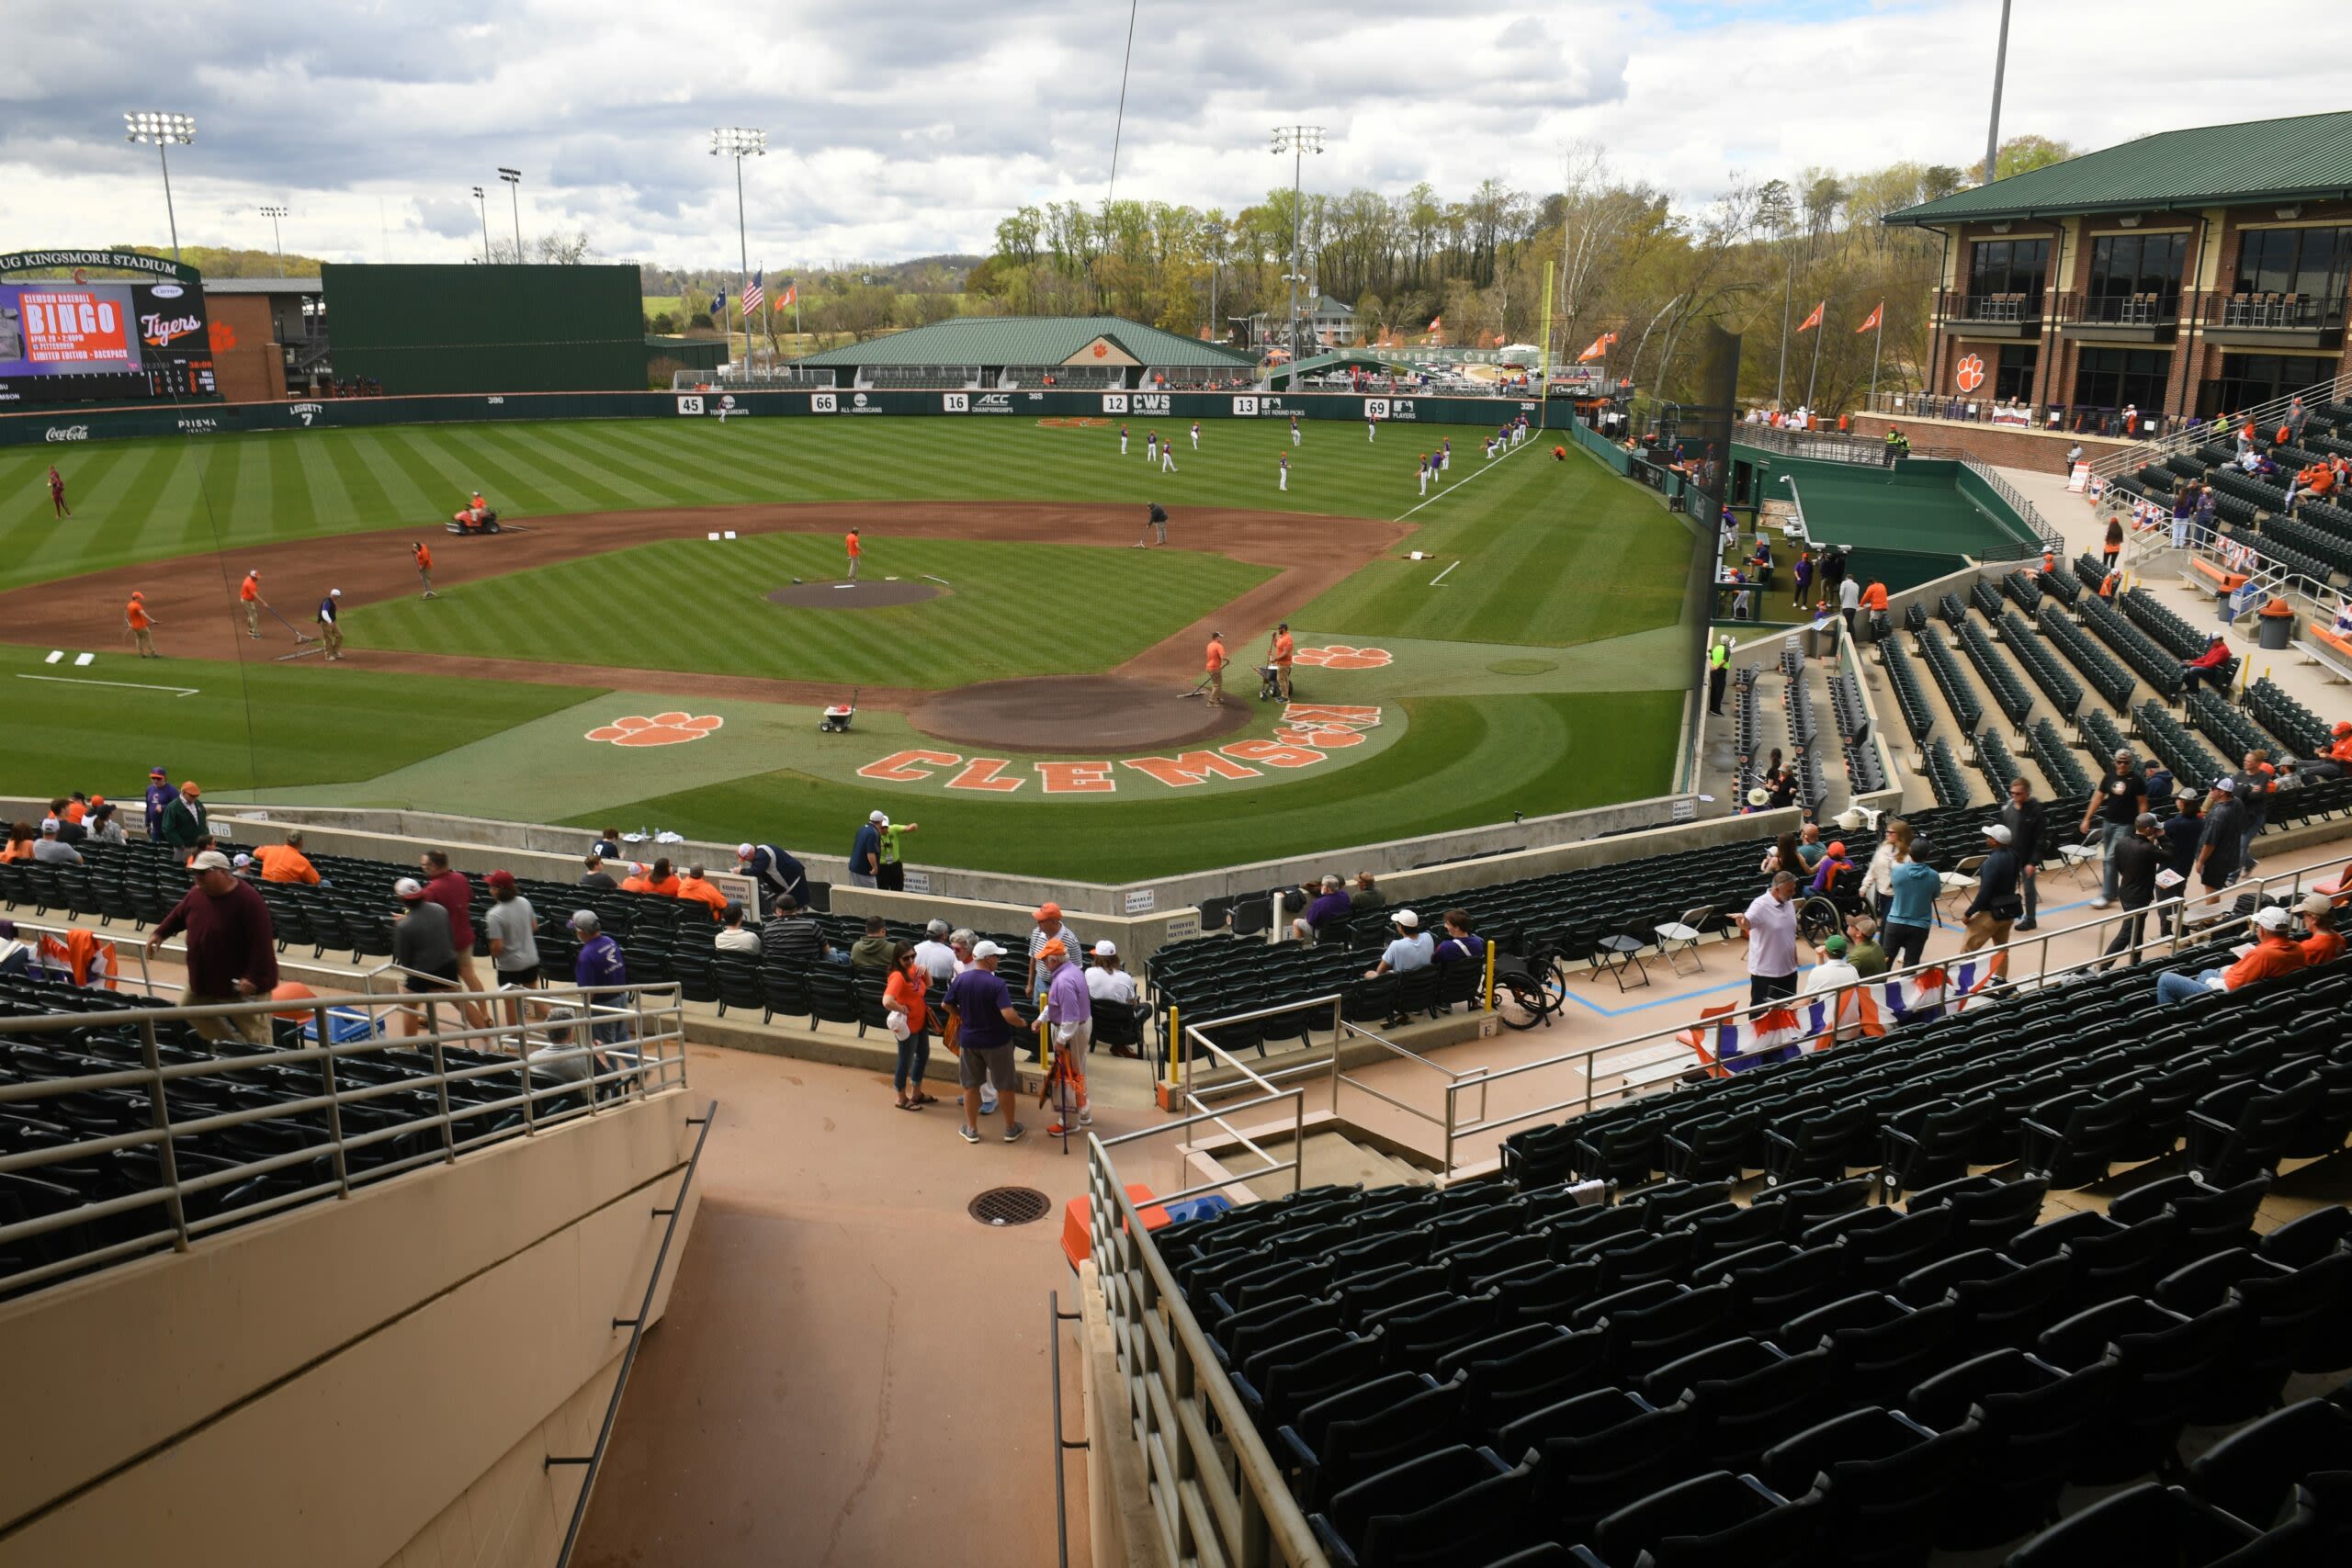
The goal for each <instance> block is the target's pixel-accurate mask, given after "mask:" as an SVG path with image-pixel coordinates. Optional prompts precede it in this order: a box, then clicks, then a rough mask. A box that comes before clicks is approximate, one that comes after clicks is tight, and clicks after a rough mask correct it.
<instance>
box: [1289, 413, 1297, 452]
mask: <svg viewBox="0 0 2352 1568" xmlns="http://www.w3.org/2000/svg"><path fill="white" fill-rule="evenodd" d="M1298 440H1299V436H1298V415H1296V414H1293V415H1291V416H1290V444H1291V445H1292V446H1297V445H1298Z"/></svg>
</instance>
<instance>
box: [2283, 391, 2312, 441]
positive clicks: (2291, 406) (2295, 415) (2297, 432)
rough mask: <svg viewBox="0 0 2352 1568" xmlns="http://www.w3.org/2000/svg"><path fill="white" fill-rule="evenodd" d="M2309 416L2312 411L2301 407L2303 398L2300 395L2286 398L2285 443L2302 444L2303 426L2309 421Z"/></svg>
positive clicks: (2310, 416)
mask: <svg viewBox="0 0 2352 1568" xmlns="http://www.w3.org/2000/svg"><path fill="white" fill-rule="evenodd" d="M2311 418H2312V411H2311V410H2309V409H2307V408H2305V407H2303V400H2302V399H2301V397H2292V398H2290V399H2288V400H2287V425H2286V429H2287V444H2288V445H2289V446H2301V445H2302V444H2303V428H2304V426H2306V425H2308V424H2309V423H2311Z"/></svg>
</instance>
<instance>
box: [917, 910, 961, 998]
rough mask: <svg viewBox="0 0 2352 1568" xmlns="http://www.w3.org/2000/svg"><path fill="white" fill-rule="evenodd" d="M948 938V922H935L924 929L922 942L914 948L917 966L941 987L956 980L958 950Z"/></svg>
mask: <svg viewBox="0 0 2352 1568" xmlns="http://www.w3.org/2000/svg"><path fill="white" fill-rule="evenodd" d="M947 938H948V931H947V922H946V921H945V920H933V921H932V922H931V924H929V925H928V926H925V927H924V928H923V933H922V941H921V942H917V943H915V947H914V953H915V963H916V964H917V965H918V966H919V967H921V968H922V972H923V973H924V974H926V975H928V976H931V978H932V981H933V984H935V985H939V986H944V985H946V984H947V982H948V981H950V980H953V979H954V978H956V950H955V949H954V948H953V947H951V946H949V945H948V941H947Z"/></svg>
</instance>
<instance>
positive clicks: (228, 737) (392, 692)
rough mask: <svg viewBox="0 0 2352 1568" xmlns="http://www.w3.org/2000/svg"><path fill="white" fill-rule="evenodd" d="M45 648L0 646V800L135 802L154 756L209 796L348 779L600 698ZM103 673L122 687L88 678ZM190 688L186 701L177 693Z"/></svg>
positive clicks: (302, 667) (588, 692) (581, 691)
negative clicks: (80, 654) (75, 793)
mask: <svg viewBox="0 0 2352 1568" xmlns="http://www.w3.org/2000/svg"><path fill="white" fill-rule="evenodd" d="M48 651H49V650H48V649H29V648H11V647H5V646H0V682H6V694H7V696H8V699H9V707H10V712H11V721H10V723H9V724H8V726H7V744H6V745H5V746H0V794H10V795H51V794H57V793H62V792H64V791H67V790H74V789H87V790H91V791H93V792H95V793H97V794H102V795H106V796H107V798H109V799H120V800H136V799H137V798H138V797H139V795H140V794H141V791H142V790H144V789H145V787H146V784H147V770H148V769H150V768H152V767H153V766H155V765H156V764H157V763H159V762H160V763H162V764H163V765H164V767H166V768H168V769H169V770H170V771H171V775H172V777H173V778H174V779H175V780H179V779H187V778H193V779H195V780H196V781H197V782H198V784H202V785H203V786H204V787H205V788H206V789H207V790H208V791H210V792H213V793H215V794H218V793H220V792H222V791H233V790H243V789H248V788H257V787H271V786H275V787H284V786H287V785H297V784H343V783H350V782H356V781H357V780H361V779H370V778H374V777H375V776H376V775H377V774H379V773H385V772H387V771H389V770H390V769H392V768H396V767H399V766H401V765H402V764H403V763H407V762H413V761H417V760H419V759H420V758H424V757H430V756H434V755H436V754H437V753H439V752H442V751H447V750H451V749H452V748H455V747H458V746H462V745H465V744H466V743H467V742H469V741H473V740H480V739H484V738H485V737H488V736H492V735H497V734H500V733H502V732H503V731H505V730H508V729H511V728H514V727H515V726H516V725H518V724H524V723H527V722H528V721H530V720H532V719H534V718H537V717H539V716H541V715H543V714H549V713H554V712H556V711H558V710H560V709H562V708H565V707H569V706H571V705H573V704H575V703H579V702H582V701H583V700H585V699H586V698H588V697H590V696H593V695H594V694H595V693H594V689H593V688H583V687H578V686H538V685H521V684H516V683H513V682H503V681H466V680H437V679H430V678H425V677H422V676H415V675H371V674H368V673H366V672H365V671H359V670H354V669H351V668H348V667H340V668H336V669H333V670H329V669H326V668H323V667H322V666H321V665H319V664H317V663H316V662H303V663H297V664H284V665H279V664H270V665H237V664H220V663H210V662H208V661H205V660H193V659H164V660H144V661H141V660H137V659H119V658H106V659H100V660H98V661H97V662H96V664H94V665H91V666H89V667H87V668H85V669H81V670H76V669H74V667H73V666H72V665H70V664H55V665H52V664H48V663H44V662H43V660H44V658H45V657H46V655H47V653H48ZM27 676H37V677H40V679H38V680H28V679H24V678H23V677H27ZM101 681H105V682H123V684H120V685H98V684H94V683H91V682H101ZM66 682H72V683H66ZM190 687H193V688H194V689H195V691H196V694H195V695H193V696H182V695H179V694H178V693H177V691H175V690H174V689H173V688H181V689H185V688H190ZM526 804H527V803H526V802H521V801H518V802H516V806H517V807H518V808H519V807H525V806H526ZM521 814H523V815H527V811H525V812H522V813H521Z"/></svg>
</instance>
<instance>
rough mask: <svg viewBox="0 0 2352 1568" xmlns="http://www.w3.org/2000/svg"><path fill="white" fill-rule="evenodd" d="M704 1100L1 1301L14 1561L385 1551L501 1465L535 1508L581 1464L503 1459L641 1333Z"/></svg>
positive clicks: (0, 1370)
mask: <svg viewBox="0 0 2352 1568" xmlns="http://www.w3.org/2000/svg"><path fill="white" fill-rule="evenodd" d="M690 1103H693V1102H691V1101H690V1100H689V1098H688V1096H687V1095H686V1094H684V1093H673V1094H669V1095H665V1096H662V1097H660V1098H658V1099H655V1100H647V1101H643V1102H639V1103H637V1104H633V1105H627V1106H623V1107H620V1108H617V1109H616V1110H615V1111H612V1112H610V1113H606V1114H599V1115H597V1116H595V1117H594V1118H591V1119H587V1120H583V1121H579V1122H571V1123H570V1124H568V1125H566V1126H563V1127H560V1128H558V1129H554V1130H551V1131H549V1132H548V1133H545V1134H540V1135H539V1136H537V1137H535V1138H529V1139H516V1140H513V1141H510V1142H507V1143H503V1144H501V1145H496V1146H494V1147H492V1148H490V1149H486V1150H483V1151H481V1152H480V1153H478V1154H475V1155H471V1156H466V1157H465V1158H462V1159H460V1160H458V1162H457V1163H455V1164H454V1165H449V1166H436V1167H431V1168H426V1169H424V1170H421V1171H416V1172H412V1173H410V1174H408V1175H404V1176H401V1177H397V1178H394V1179H390V1180H389V1181H386V1182H384V1183H382V1184H381V1185H379V1186H373V1187H368V1188H364V1189H361V1190H358V1191H357V1192H356V1193H355V1194H354V1195H353V1196H352V1197H350V1198H348V1199H345V1200H343V1201H329V1202H321V1203H313V1204H310V1205H306V1206H303V1207H300V1208H297V1209H293V1210H290V1211H288V1212H287V1213H282V1214H278V1215H275V1216H272V1217H270V1218H268V1219H265V1220H262V1221H258V1222H256V1223H254V1224H251V1225H247V1226H243V1227H241V1228H239V1229H237V1230H234V1231H231V1232H227V1233H225V1234H223V1235H219V1236H215V1237H212V1238H209V1239H207V1240H204V1241H201V1242H199V1243H198V1244H197V1245H196V1247H194V1248H193V1249H192V1250H190V1251H189V1252H187V1253H186V1254H164V1255H159V1256H156V1257H153V1258H141V1259H139V1260H137V1261H134V1262H130V1263H127V1264H123V1265H120V1266H119V1267H117V1268H114V1269H107V1270H105V1271H103V1272H101V1273H99V1274H96V1275H94V1276H92V1277H90V1278H88V1279H85V1280H74V1281H70V1282H68V1283H65V1284H62V1285H59V1286H56V1287H54V1288H52V1289H51V1290H48V1291H44V1292H39V1293H36V1294H34V1295H30V1296H28V1297H26V1298H24V1299H22V1300H20V1301H17V1302H12V1303H7V1304H6V1305H5V1306H0V1343H6V1345H7V1346H8V1347H9V1354H8V1355H7V1356H6V1357H5V1358H0V1408H5V1409H7V1410H10V1411H13V1412H17V1413H18V1414H19V1416H30V1415H31V1414H33V1413H38V1416H39V1418H38V1419H30V1418H23V1419H18V1420H14V1421H10V1422H8V1423H6V1436H5V1437H0V1520H5V1521H6V1523H5V1524H0V1568H17V1565H18V1564H23V1565H25V1568H34V1565H40V1568H51V1565H54V1564H60V1563H92V1564H96V1563H117V1562H173V1563H175V1564H178V1565H181V1568H204V1565H211V1564H219V1565H220V1568H266V1565H275V1564H283V1565H285V1568H337V1565H349V1568H376V1565H378V1564H380V1563H383V1562H387V1561H388V1560H390V1559H392V1558H393V1557H394V1555H395V1554H396V1553H399V1552H400V1551H402V1549H403V1548H405V1547H407V1546H408V1545H409V1543H410V1542H411V1541H412V1540H413V1539H415V1538H416V1537H417V1536H418V1535H419V1532H420V1531H424V1530H425V1529H428V1527H430V1526H432V1525H433V1522H434V1521H435V1518H436V1517H440V1516H442V1515H443V1514H444V1513H445V1511H446V1510H447V1509H448V1508H449V1507H450V1506H451V1505H452V1504H453V1503H456V1502H458V1500H459V1499H460V1498H461V1497H462V1496H464V1495H467V1494H468V1493H469V1490H471V1489H476V1488H479V1487H480V1486H481V1485H482V1484H483V1483H484V1482H485V1479H486V1478H488V1477H491V1476H492V1472H494V1471H497V1472H499V1473H500V1474H501V1475H504V1476H507V1479H505V1480H502V1481H499V1482H498V1483H496V1487H495V1489H496V1490H497V1491H498V1492H499V1493H500V1495H502V1496H503V1497H504V1498H505V1499H506V1500H507V1502H509V1503H511V1504H512V1505H513V1507H514V1508H525V1507H529V1506H540V1504H539V1503H534V1502H532V1501H530V1499H529V1496H528V1494H529V1493H530V1491H531V1489H532V1488H533V1487H535V1486H552V1487H554V1488H561V1487H562V1486H563V1485H564V1483H563V1482H562V1480H561V1479H560V1478H559V1479H558V1480H556V1481H555V1482H553V1483H548V1481H547V1479H546V1478H545V1477H544V1476H541V1477H537V1478H536V1479H535V1478H534V1477H532V1476H531V1475H530V1474H529V1473H527V1472H528V1471H530V1470H531V1469H534V1468H536V1467H527V1466H526V1467H515V1466H509V1467H507V1469H506V1470H501V1461H502V1460H503V1459H504V1458H505V1456H508V1455H510V1454H511V1452H512V1451H513V1450H515V1449H516V1447H517V1445H518V1444H521V1445H528V1444H529V1443H530V1441H531V1439H532V1437H533V1434H534V1433H535V1432H536V1431H538V1430H539V1429H541V1428H543V1427H545V1426H546V1424H548V1422H549V1421H550V1420H552V1419H557V1418H559V1417H560V1416H562V1415H563V1413H564V1412H566V1411H567V1409H568V1408H570V1407H571V1406H572V1405H573V1403H574V1401H575V1400H576V1398H577V1397H578V1396H580V1395H581V1393H582V1390H583V1389H584V1388H586V1387H587V1386H588V1385H590V1384H592V1383H595V1382H599V1380H600V1379H603V1378H605V1376H606V1375H607V1372H606V1369H607V1368H608V1367H609V1366H610V1365H611V1363H612V1362H613V1360H614V1359H615V1358H616V1357H617V1356H618V1355H619V1353H620V1351H621V1349H622V1348H623V1347H624V1345H625V1343H626V1338H627V1335H626V1331H620V1332H616V1331H615V1330H614V1329H613V1327H612V1324H611V1320H612V1319H613V1318H615V1317H628V1316H631V1315H634V1314H635V1311H636V1308H637V1305H638V1303H639V1298H640V1297H641V1295H642V1293H643V1292H644V1288H645V1280H646V1278H647V1274H648V1271H649V1270H650V1267H651V1263H652V1258H653V1253H654V1250H655V1248H656V1247H658V1246H659V1244H660V1239H661V1229H662V1222H660V1221H657V1220H655V1219H654V1218H653V1217H652V1216H651V1213H650V1210H651V1209H652V1208H654V1207H657V1206H661V1205H663V1204H666V1203H667V1202H668V1201H670V1200H671V1198H672V1197H673V1195H674V1194H675V1192H676V1190H677V1178H678V1175H679V1172H680V1168H682V1167H683V1165H684V1160H685V1158H686V1156H687V1154H688V1153H689V1151H690V1150H691V1147H692V1141H693V1134H694V1133H695V1131H696V1130H695V1129H694V1128H691V1127H688V1126H687V1125H686V1124H685V1118H686V1116H687V1115H688V1114H689V1113H690V1112H689V1105H690ZM693 1218H694V1214H693V1209H692V1206H691V1204H690V1206H689V1209H688V1211H687V1213H684V1214H683V1215H681V1216H680V1221H679V1236H678V1240H677V1241H676V1242H675V1243H673V1248H672V1254H671V1261H672V1264H673V1266H674V1264H675V1262H676V1259H677V1256H678V1248H679V1247H683V1246H684V1242H685V1239H686V1237H687V1236H688V1235H690V1234H691V1232H690V1226H691V1224H692V1222H693ZM665 1292H666V1285H665ZM662 1305H663V1303H662V1302H661V1301H657V1302H656V1303H655V1311H656V1313H657V1315H658V1314H659V1312H660V1311H661V1310H662ZM598 1409H599V1411H600V1412H601V1406H598ZM574 1429H576V1427H575V1428H574ZM566 1435H567V1436H568V1435H569V1432H568V1431H567V1433H566ZM540 1457H544V1455H543V1454H542V1455H541V1456H540ZM509 1471H511V1472H512V1473H511V1475H510V1474H508V1472H509ZM572 1484H576V1481H575V1482H573V1483H572ZM541 1501H542V1502H543V1503H544V1505H545V1506H548V1507H553V1506H556V1501H557V1500H556V1496H555V1492H554V1491H553V1490H550V1491H548V1493H547V1495H546V1496H545V1498H543V1499H541ZM560 1502H561V1506H563V1507H564V1508H566V1509H567V1510H568V1508H569V1506H570V1505H569V1492H568V1491H566V1492H564V1493H563V1495H562V1497H561V1498H560ZM510 1511H511V1510H510ZM490 1512H491V1511H490V1510H488V1509H485V1510H484V1512H483V1515H482V1517H490ZM465 1560H466V1561H468V1562H485V1563H489V1562H510V1561H511V1562H522V1561H526V1559H525V1558H521V1557H510V1556H506V1555H482V1556H479V1557H469V1558H467V1559H465ZM527 1560H529V1561H535V1562H544V1561H545V1560H546V1557H545V1555H541V1556H539V1557H537V1558H533V1559H527Z"/></svg>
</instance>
